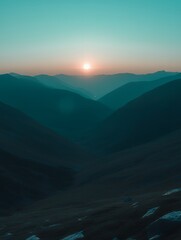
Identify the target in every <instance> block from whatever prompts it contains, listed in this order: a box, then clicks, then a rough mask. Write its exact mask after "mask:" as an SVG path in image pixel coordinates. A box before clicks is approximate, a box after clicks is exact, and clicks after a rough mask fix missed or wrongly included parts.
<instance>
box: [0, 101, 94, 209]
mask: <svg viewBox="0 0 181 240" xmlns="http://www.w3.org/2000/svg"><path fill="white" fill-rule="evenodd" d="M90 159H91V158H90V156H87V154H85V153H84V152H83V151H82V150H81V149H79V147H78V146H76V145H74V144H73V143H71V142H69V141H68V140H66V139H65V138H63V137H61V136H59V135H58V134H56V133H54V132H53V131H51V130H50V129H48V128H46V127H43V126H41V125H40V124H39V123H37V122H35V121H34V120H33V119H31V118H30V117H27V116H26V115H25V114H24V113H21V112H20V111H19V110H17V109H15V108H12V107H10V106H8V105H6V104H4V103H1V102H0V188H1V199H0V212H1V213H2V212H3V211H4V210H5V209H7V210H8V211H9V210H15V208H16V207H18V206H19V207H22V206H24V204H28V203H31V202H32V201H35V200H38V199H40V198H43V197H47V196H49V195H51V194H53V193H55V192H56V191H58V190H65V189H67V188H69V187H72V186H73V185H74V184H75V182H76V174H77V172H78V171H80V169H82V168H86V166H87V165H88V164H89V161H91V160H90Z"/></svg>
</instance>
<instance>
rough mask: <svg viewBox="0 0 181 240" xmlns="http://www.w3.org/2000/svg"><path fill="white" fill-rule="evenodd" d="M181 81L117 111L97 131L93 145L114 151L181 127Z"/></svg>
mask: <svg viewBox="0 0 181 240" xmlns="http://www.w3.org/2000/svg"><path fill="white" fill-rule="evenodd" d="M180 92H181V80H180V79H179V80H175V81H172V82H170V83H167V84H165V85H163V86H161V87H158V88H156V89H154V90H152V91H150V92H148V93H146V94H144V95H142V96H141V97H139V98H137V99H135V100H133V101H132V102H130V103H128V104H127V105H125V106H124V107H123V108H121V109H119V110H118V111H116V112H115V113H114V114H113V115H112V116H111V117H109V118H108V119H106V120H105V121H104V123H103V124H102V125H101V126H100V127H99V128H97V129H96V130H95V133H94V136H93V140H92V144H93V145H94V146H96V149H97V150H99V151H103V152H115V151H119V150H121V149H124V148H130V147H133V146H135V145H138V144H141V143H145V142H148V141H150V140H152V139H156V138H158V137H160V136H162V135H164V134H167V133H169V132H171V131H174V130H176V129H178V128H180V127H181V108H180V104H181V95H180Z"/></svg>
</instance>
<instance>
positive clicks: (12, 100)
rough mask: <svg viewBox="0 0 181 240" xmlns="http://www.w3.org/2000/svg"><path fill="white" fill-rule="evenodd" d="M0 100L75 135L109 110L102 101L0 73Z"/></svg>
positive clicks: (102, 117)
mask: <svg viewBox="0 0 181 240" xmlns="http://www.w3.org/2000/svg"><path fill="white" fill-rule="evenodd" d="M0 100H1V101H3V102H4V103H7V104H8V105H11V106H13V107H15V108H17V109H19V110H21V111H22V112H24V113H26V114H27V115H29V116H30V117H32V118H34V119H35V120H36V121H38V122H40V123H41V124H43V125H45V126H47V127H49V128H51V129H53V130H55V131H57V132H59V133H60V134H62V135H65V136H68V137H71V138H76V137H78V138H79V137H80V136H81V134H82V133H84V132H85V131H87V130H89V129H92V128H93V127H94V126H95V125H96V124H97V123H98V122H101V121H102V120H103V119H105V118H106V117H107V116H108V115H109V114H110V113H111V111H110V110H109V109H108V108H107V107H106V106H104V105H103V104H102V103H99V102H96V101H94V100H90V99H87V98H84V97H82V96H80V95H78V94H76V93H73V92H69V91H66V90H60V89H53V88H50V87H48V86H44V85H43V84H42V83H40V82H38V81H37V80H36V79H35V78H33V77H21V78H16V77H13V76H11V75H8V74H6V75H0Z"/></svg>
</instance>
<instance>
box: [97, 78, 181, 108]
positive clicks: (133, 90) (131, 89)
mask: <svg viewBox="0 0 181 240" xmlns="http://www.w3.org/2000/svg"><path fill="white" fill-rule="evenodd" d="M179 78H181V74H177V75H173V76H169V77H164V78H160V79H157V80H154V81H141V82H130V83H127V84H125V85H123V86H122V87H120V88H118V89H116V90H114V91H112V92H110V93H108V94H107V95H105V96H103V97H102V98H100V99H99V101H100V102H102V103H103V104H105V105H106V106H108V107H109V108H112V109H114V110H117V109H119V108H121V107H122V106H124V105H126V104H127V103H128V102H130V101H131V100H133V99H135V98H137V97H139V96H141V95H143V94H144V93H146V92H149V91H151V90H152V89H154V88H156V87H159V86H161V85H163V84H165V83H167V82H170V81H173V80H176V79H179Z"/></svg>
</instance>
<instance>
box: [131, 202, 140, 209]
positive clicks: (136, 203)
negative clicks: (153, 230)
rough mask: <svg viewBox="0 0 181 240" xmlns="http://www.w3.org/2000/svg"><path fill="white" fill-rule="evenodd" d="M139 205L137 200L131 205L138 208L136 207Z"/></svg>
mask: <svg viewBox="0 0 181 240" xmlns="http://www.w3.org/2000/svg"><path fill="white" fill-rule="evenodd" d="M138 205H139V202H135V203H133V204H132V205H131V206H132V207H134V208H136V207H138Z"/></svg>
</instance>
